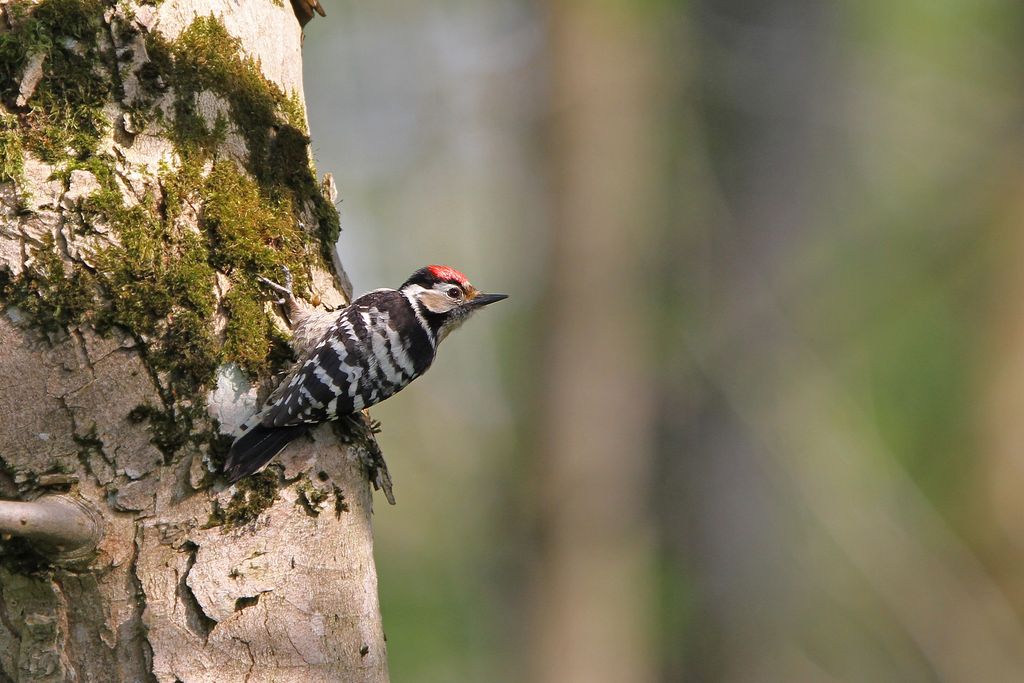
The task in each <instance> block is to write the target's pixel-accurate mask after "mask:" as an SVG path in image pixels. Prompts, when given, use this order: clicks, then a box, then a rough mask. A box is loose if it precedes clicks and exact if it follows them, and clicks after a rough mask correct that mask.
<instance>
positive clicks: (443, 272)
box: [427, 266, 469, 287]
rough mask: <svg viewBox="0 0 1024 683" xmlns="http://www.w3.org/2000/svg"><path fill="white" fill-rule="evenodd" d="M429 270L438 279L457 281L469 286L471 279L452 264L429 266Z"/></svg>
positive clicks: (463, 285)
mask: <svg viewBox="0 0 1024 683" xmlns="http://www.w3.org/2000/svg"><path fill="white" fill-rule="evenodd" d="M427 270H428V271H430V274H431V275H433V276H434V277H436V278H437V279H438V280H441V281H444V282H455V283H458V284H459V285H461V286H462V287H467V286H468V285H469V280H468V279H466V276H465V275H463V274H462V273H460V272H459V271H457V270H455V269H454V268H452V267H451V266H427Z"/></svg>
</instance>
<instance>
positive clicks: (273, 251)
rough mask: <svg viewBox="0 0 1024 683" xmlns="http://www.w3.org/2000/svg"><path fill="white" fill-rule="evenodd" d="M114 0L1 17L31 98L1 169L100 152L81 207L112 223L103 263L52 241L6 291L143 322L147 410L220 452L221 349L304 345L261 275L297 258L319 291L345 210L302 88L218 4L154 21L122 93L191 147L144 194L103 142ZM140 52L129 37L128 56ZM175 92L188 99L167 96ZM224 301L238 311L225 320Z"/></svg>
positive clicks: (40, 305)
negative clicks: (180, 19)
mask: <svg viewBox="0 0 1024 683" xmlns="http://www.w3.org/2000/svg"><path fill="white" fill-rule="evenodd" d="M108 8H109V5H108V4H107V3H106V2H105V1H104V0H42V2H40V3H38V4H35V5H32V4H30V3H26V2H16V3H15V4H14V5H13V6H12V9H11V10H10V11H9V15H10V16H13V17H14V18H15V21H14V22H13V23H14V27H13V29H12V30H11V31H9V32H6V33H3V34H0V96H2V97H3V99H4V100H5V103H6V104H7V105H8V107H13V109H12V111H14V113H13V114H4V115H3V118H2V119H0V181H4V180H14V181H16V182H17V181H19V180H20V178H21V176H22V174H23V164H24V153H25V152H30V153H32V154H33V155H35V156H37V157H39V158H41V159H43V160H45V161H47V162H49V163H51V164H52V165H54V166H55V167H56V176H57V177H58V178H60V179H63V180H64V182H65V183H67V182H68V180H69V178H70V175H71V173H72V171H74V170H85V171H88V172H89V173H91V174H92V175H93V176H95V178H96V180H97V181H98V183H99V186H100V189H99V190H98V191H97V192H95V193H94V194H92V195H91V196H88V197H86V198H84V199H83V200H82V201H81V202H80V204H79V205H78V206H77V207H76V208H75V214H76V215H77V217H78V218H79V219H80V220H79V221H70V222H69V223H68V226H69V227H71V228H72V229H75V230H77V231H78V232H79V234H81V235H85V236H96V237H97V239H96V242H95V244H96V249H95V252H94V253H92V254H90V256H89V258H88V259H86V260H87V261H88V265H87V264H86V263H85V262H83V261H80V260H72V259H70V258H68V257H67V256H66V254H65V250H64V249H62V248H61V245H59V244H55V243H53V242H52V241H51V242H47V243H45V244H43V245H42V246H41V247H40V248H39V249H37V250H36V251H35V253H34V254H33V255H32V256H33V260H30V263H29V266H28V267H26V268H25V269H24V271H23V272H22V273H20V274H19V275H18V276H12V275H10V274H9V273H0V296H2V297H3V299H4V300H5V301H7V302H8V303H10V304H14V305H16V306H17V307H18V308H19V309H20V310H21V311H23V312H24V314H25V315H26V316H27V317H29V318H30V319H31V320H32V321H33V322H34V323H35V324H36V325H37V326H39V327H40V328H41V329H43V330H44V331H46V332H47V333H49V334H56V333H59V332H60V331H61V330H66V329H68V328H71V327H75V326H78V325H82V324H91V325H93V326H95V328H96V329H97V330H98V331H100V332H101V333H103V332H106V331H109V330H111V329H113V328H115V327H117V328H120V329H123V330H125V331H127V332H128V333H129V334H130V335H131V336H132V337H133V338H134V339H135V340H136V341H137V342H138V344H139V345H138V348H139V351H140V353H141V354H142V357H143V359H144V361H145V362H146V364H147V366H148V367H149V369H150V371H151V373H152V376H153V378H154V379H155V380H156V381H157V384H158V388H159V390H160V392H161V399H162V405H161V406H158V407H152V406H142V407H140V408H138V409H136V411H134V412H133V414H132V416H131V417H132V418H133V419H136V420H139V421H146V422H147V423H148V424H149V426H150V428H151V431H152V434H153V441H154V443H155V444H156V445H157V446H158V447H159V448H161V450H163V452H164V453H165V455H166V456H167V458H168V459H169V460H170V459H171V458H173V456H174V454H175V453H176V452H177V451H178V450H179V449H180V448H181V447H182V446H184V445H186V444H194V445H203V444H205V445H206V446H207V447H208V448H209V449H210V451H211V452H213V451H214V450H216V448H219V447H220V446H222V445H223V444H222V443H220V442H221V441H222V439H219V438H218V436H217V435H216V434H213V433H210V432H209V430H208V429H207V430H206V431H205V432H204V431H203V430H202V428H201V425H204V424H205V425H208V424H209V423H208V419H207V418H206V416H205V407H204V398H205V394H206V391H207V390H208V389H209V388H210V387H211V386H212V383H213V380H214V377H215V373H216V369H217V367H218V366H219V365H220V364H222V363H224V362H235V363H237V364H238V365H239V366H241V367H242V368H244V369H245V370H246V371H248V372H249V373H250V374H252V375H254V376H266V374H268V373H269V372H271V371H272V370H274V369H275V368H277V367H280V366H281V365H282V364H284V363H285V362H287V361H288V360H290V357H291V354H290V351H289V349H288V346H287V343H286V341H285V340H284V339H283V337H282V335H281V333H280V332H279V331H278V330H276V328H275V327H274V326H273V324H272V322H271V319H270V317H269V315H268V313H267V310H266V306H265V304H264V302H265V300H266V298H267V293H266V291H265V290H264V289H263V288H261V286H260V285H259V284H258V280H257V277H258V276H264V277H268V278H271V279H278V278H279V277H280V273H281V271H280V266H282V265H287V266H288V267H289V268H290V269H291V271H292V273H294V274H295V277H296V283H295V285H296V288H297V290H298V291H302V289H303V288H304V287H306V286H307V285H308V283H307V282H306V281H305V273H306V268H305V267H304V264H306V263H308V261H309V259H310V258H311V257H312V258H318V257H319V258H321V259H322V260H323V265H324V266H326V267H327V268H330V265H329V264H330V251H331V249H332V248H333V244H334V242H335V241H336V239H337V236H338V232H339V228H338V220H337V213H336V212H335V210H334V207H333V206H331V205H330V204H329V203H328V202H327V201H326V200H325V199H324V198H323V196H322V195H321V194H320V192H319V189H318V187H317V184H316V180H315V174H314V172H313V169H312V167H311V164H310V160H309V156H308V143H309V139H308V137H307V131H306V123H305V112H304V110H303V108H302V104H301V101H300V100H299V98H298V97H297V95H296V94H294V93H290V94H289V93H284V92H283V91H282V90H281V89H280V88H278V87H277V86H276V85H275V84H273V83H271V82H270V81H268V80H267V79H266V78H264V77H263V75H262V73H261V71H260V69H259V66H258V64H256V63H255V62H254V61H253V60H252V59H250V58H249V57H247V56H245V55H244V54H243V53H242V51H241V45H240V42H239V41H238V40H237V39H236V38H234V37H233V36H231V35H230V34H229V33H228V32H227V30H226V29H225V28H224V26H223V25H222V24H221V23H220V22H219V21H218V20H217V19H215V18H214V17H212V16H210V17H203V18H199V19H197V20H195V21H194V22H193V23H192V25H191V26H189V27H188V28H187V29H186V30H185V31H184V32H183V33H182V34H181V35H180V36H179V37H178V38H177V39H175V40H167V39H164V38H163V37H161V36H160V35H159V34H158V33H151V34H148V35H147V36H146V43H147V51H148V54H149V57H150V61H149V62H147V63H146V64H144V65H142V66H141V68H139V70H138V72H137V74H136V75H137V76H138V79H139V85H140V92H139V95H138V96H137V97H136V98H135V99H134V101H133V102H132V103H131V104H130V105H121V104H119V105H118V106H124V107H125V108H126V110H127V111H128V113H129V114H130V115H131V116H132V121H133V124H134V125H135V127H138V126H140V125H144V124H145V123H147V122H149V123H152V124H153V125H160V126H163V127H164V129H165V131H166V133H167V135H168V137H169V139H170V140H171V141H172V142H173V144H174V149H175V152H176V159H175V162H174V165H173V167H172V166H163V167H161V168H160V169H159V172H158V173H157V175H156V176H155V177H154V178H152V181H153V182H152V185H151V186H150V188H149V190H148V193H147V194H146V195H145V196H144V197H143V198H142V199H141V201H139V202H138V203H134V200H133V203H131V204H128V203H126V199H125V196H124V187H123V184H122V183H121V181H119V180H118V173H117V172H118V170H119V166H118V162H117V160H116V159H115V158H113V157H111V156H107V155H103V154H100V153H98V149H99V148H100V143H101V141H102V140H103V139H104V137H105V136H106V135H108V134H109V133H110V126H109V123H108V121H107V120H106V115H105V114H104V107H105V106H107V105H109V104H111V103H114V102H116V101H117V100H119V99H120V98H121V97H122V95H123V93H122V91H121V85H120V76H119V75H118V58H117V56H115V54H114V52H113V50H112V49H111V48H110V43H109V40H108V38H107V37H106V35H107V33H106V30H107V27H106V25H105V23H104V19H103V12H104V10H105V9H108ZM122 23H123V22H121V23H118V22H115V25H114V26H113V27H112V29H113V35H114V36H115V37H116V38H117V39H119V40H121V41H122V42H123V41H127V40H129V39H131V38H132V36H133V35H134V32H133V31H134V29H132V28H131V27H130V26H124V25H122ZM40 57H41V58H42V72H41V76H40V78H39V81H38V83H37V85H36V87H35V89H34V90H33V92H32V94H31V96H30V97H29V98H28V100H27V102H26V103H25V105H24V106H23V107H14V102H15V100H16V99H17V97H18V94H19V88H20V86H21V82H22V78H23V76H24V74H25V70H26V68H27V67H29V66H30V65H32V64H38V63H39V59H40ZM130 57H131V55H129V54H127V53H125V54H123V55H122V59H121V63H120V64H121V68H122V69H123V68H124V65H125V64H127V63H130ZM167 93H173V95H172V102H171V103H172V106H171V111H172V112H173V116H172V117H165V116H164V112H163V109H161V108H160V107H158V106H156V105H157V104H158V103H161V101H162V100H164V99H165V97H166V95H167ZM202 93H212V94H213V95H215V96H216V97H217V98H218V99H220V100H221V101H222V102H224V103H225V105H226V106H225V111H224V112H223V113H222V114H220V115H217V116H215V117H214V119H213V120H212V121H207V119H206V118H204V116H203V115H202V114H201V112H200V111H199V98H200V95H201V94H202ZM229 134H231V135H236V134H237V135H238V136H240V137H241V139H242V140H244V142H245V146H246V154H244V155H243V158H239V159H231V158H228V157H227V156H226V155H225V153H224V152H225V150H224V147H223V145H224V142H225V140H227V138H228V136H229ZM310 210H311V212H312V214H313V215H314V216H315V220H316V222H317V224H318V225H317V226H315V227H316V229H315V230H314V231H313V232H312V233H310V231H308V230H307V229H306V228H305V226H303V225H302V224H301V223H300V222H299V221H300V220H301V216H302V215H309V214H308V213H307V211H310ZM103 235H110V236H111V237H112V238H113V239H110V240H107V239H106V238H104V237H103ZM219 287H222V290H221V292H220V293H221V294H223V295H224V296H223V298H222V300H220V301H218V288H219ZM223 290H226V293H225V291H223ZM219 316H224V323H225V324H224V326H223V327H222V328H218V327H215V321H216V320H217V319H218V317H219ZM215 330H221V331H220V332H219V333H218V332H217V331H215ZM264 497H265V496H264ZM244 498H245V500H240V501H238V504H237V506H236V507H239V506H240V507H239V510H240V509H241V508H242V507H244V508H245V509H252V508H253V506H254V505H257V504H258V503H259V502H260V501H262V500H263V498H262V497H261V496H260V495H258V493H257V492H255V491H249V492H248V493H246V495H245V496H244ZM249 498H252V501H249ZM270 502H272V499H271V501H270ZM268 504H269V503H268ZM257 506H258V505H257ZM229 508H230V506H229ZM237 511H238V510H236V511H235V512H237ZM230 512H231V511H230V510H229V513H230ZM229 516H230V517H231V518H232V519H237V518H238V515H234V514H233V513H231V514H229Z"/></svg>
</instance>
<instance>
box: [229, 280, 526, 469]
mask: <svg viewBox="0 0 1024 683" xmlns="http://www.w3.org/2000/svg"><path fill="white" fill-rule="evenodd" d="M261 279H262V280H263V282H264V283H265V284H267V285H268V286H270V287H272V288H273V289H275V290H276V291H278V292H280V293H281V294H283V295H284V298H283V299H281V300H280V301H279V302H278V303H281V304H284V305H285V311H286V313H288V315H289V318H290V319H291V320H292V321H293V322H295V321H296V319H298V321H299V322H298V324H296V325H295V329H294V332H293V342H292V343H293V345H294V346H295V347H296V352H297V355H298V357H299V359H298V361H297V362H296V364H295V367H294V368H293V369H292V370H291V372H290V373H289V374H288V375H287V376H286V377H285V378H284V380H283V381H282V382H281V384H280V385H279V386H278V388H277V389H276V390H275V391H274V393H272V394H271V395H270V397H269V398H268V399H267V402H266V404H265V405H264V407H263V409H262V410H261V411H260V412H259V413H257V414H256V415H255V416H253V418H252V419H251V420H248V421H247V422H246V424H245V425H243V427H242V433H241V434H240V435H239V436H238V437H237V438H236V439H235V442H234V444H232V446H231V450H230V452H229V453H228V457H227V460H226V462H225V464H224V473H225V474H226V475H227V479H228V482H229V483H234V482H236V481H238V480H239V479H241V478H242V477H245V476H248V475H250V474H253V473H254V472H256V471H258V470H259V469H260V468H262V467H263V466H264V465H265V464H267V463H268V462H269V461H270V459H271V458H273V457H274V456H275V455H277V454H278V453H280V452H281V450H282V449H284V447H285V446H287V445H288V444H289V443H290V442H291V441H292V440H294V439H296V438H298V437H300V436H302V435H303V434H305V433H306V431H307V430H308V429H309V428H310V426H312V425H315V424H318V423H320V422H326V421H328V420H336V419H338V418H339V417H344V416H346V415H352V414H354V413H357V412H359V411H360V410H362V409H363V408H368V407H370V406H372V405H374V404H376V403H380V402H381V401H383V400H384V399H386V398H388V397H390V396H393V395H394V394H395V393H397V392H399V391H401V390H402V389H404V388H405V387H407V386H408V385H409V383H410V382H412V381H413V380H414V379H416V378H417V377H419V376H420V375H422V374H423V373H424V372H426V371H427V368H429V367H430V365H431V363H433V362H434V356H435V354H436V353H437V347H438V345H439V344H440V343H441V342H442V341H443V340H444V339H445V337H447V336H448V334H449V333H451V331H452V330H454V329H456V328H457V327H459V326H460V325H461V324H462V323H463V322H465V321H466V319H467V318H469V316H471V315H472V314H473V313H474V312H476V311H477V310H479V309H480V308H483V307H484V306H487V305H489V304H492V303H494V302H496V301H501V300H502V299H505V298H507V296H508V295H506V294H483V293H481V292H480V291H479V290H477V288H476V287H474V286H473V285H471V284H470V283H469V280H467V279H466V276H465V275H463V274H462V273H460V272H459V271H457V270H455V269H454V268H450V267H448V266H426V267H424V268H420V269H419V270H417V271H416V272H415V273H413V274H412V275H411V276H409V279H408V280H406V281H405V283H404V284H403V285H402V286H401V287H400V288H398V289H376V290H374V291H372V292H368V293H366V294H363V295H362V296H360V297H359V298H357V299H356V300H355V301H353V302H352V303H351V304H350V305H349V306H347V307H346V308H344V309H342V310H341V311H338V312H334V313H323V312H313V311H311V310H310V309H309V308H308V307H305V306H303V305H301V304H300V303H299V302H298V301H297V300H296V298H295V297H294V296H293V294H292V291H291V276H290V274H288V273H287V271H286V272H285V284H284V285H283V286H282V285H279V284H277V283H274V282H271V281H270V280H266V279H263V278H261Z"/></svg>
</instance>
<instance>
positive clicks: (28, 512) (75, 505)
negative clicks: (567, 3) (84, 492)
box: [0, 494, 103, 564]
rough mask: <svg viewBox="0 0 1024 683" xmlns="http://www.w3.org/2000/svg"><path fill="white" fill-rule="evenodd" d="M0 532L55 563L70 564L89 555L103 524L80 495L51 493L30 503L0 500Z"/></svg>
mask: <svg viewBox="0 0 1024 683" xmlns="http://www.w3.org/2000/svg"><path fill="white" fill-rule="evenodd" d="M0 533H2V534H10V535H11V536H17V537H20V538H24V539H25V540H27V541H29V542H30V543H31V544H32V547H33V548H35V549H36V550H37V551H38V552H39V553H40V554H42V555H44V556H45V557H47V558H48V559H49V560H51V561H52V562H54V563H55V564H73V563H76V562H81V561H83V560H86V559H88V558H89V557H91V556H92V554H93V553H94V552H95V550H96V546H97V545H98V544H99V542H100V539H101V538H102V537H103V524H102V519H101V517H100V516H99V514H98V513H97V512H96V511H94V510H93V509H92V508H90V507H89V506H88V504H87V503H86V502H85V501H84V500H82V499H81V498H78V497H77V496H72V495H67V494H53V495H46V496H42V497H41V498H38V499H36V500H34V501H30V502H21V501H13V500H0Z"/></svg>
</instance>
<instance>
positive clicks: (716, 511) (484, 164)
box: [304, 0, 1024, 683]
mask: <svg viewBox="0 0 1024 683" xmlns="http://www.w3.org/2000/svg"><path fill="white" fill-rule="evenodd" d="M327 11H328V17H327V19H319V18H318V19H317V20H316V21H314V22H312V23H311V24H310V25H309V26H308V27H307V31H306V40H305V48H304V49H305V70H306V94H307V102H308V107H309V118H310V123H311V128H312V135H313V141H314V142H313V144H314V153H315V156H316V160H317V164H318V168H319V170H320V171H321V172H324V171H330V172H332V173H333V174H334V175H335V178H336V180H337V184H338V188H339V192H340V197H341V198H342V200H343V203H342V204H341V206H340V209H341V214H342V224H343V229H344V232H343V234H342V238H341V244H340V249H341V253H342V258H343V260H344V262H345V263H346V264H347V266H348V269H349V273H350V275H351V276H352V280H353V282H354V283H355V286H356V289H357V291H366V290H369V289H373V288H376V287H381V286H397V285H398V284H399V283H400V282H401V281H402V280H403V278H404V277H405V276H406V275H408V273H410V272H412V270H414V269H415V268H417V267H419V266H421V265H424V264H426V263H448V264H451V265H453V266H455V267H457V268H459V269H461V270H463V271H464V272H466V273H467V275H468V276H469V277H470V279H472V280H473V282H474V283H475V284H477V285H478V286H479V287H481V288H482V289H484V290H486V291H500V292H508V293H510V294H511V295H512V296H511V298H510V299H509V300H508V301H507V302H503V303H502V304H500V305H498V306H495V307H494V308H491V309H488V310H487V311H486V312H485V313H483V314H481V315H479V316H478V317H477V318H476V319H474V320H473V321H472V322H471V323H469V324H468V325H467V326H466V327H465V328H464V330H462V331H460V332H459V333H458V334H456V335H453V336H452V338H451V339H450V340H448V341H446V342H445V348H444V350H443V351H442V352H441V353H440V356H439V359H438V362H437V363H436V368H435V369H434V370H433V371H431V372H430V373H429V374H428V375H427V376H426V377H425V378H423V379H421V380H419V381H418V382H417V383H415V384H414V385H413V386H412V387H410V388H409V389H408V390H406V391H405V392H403V393H402V394H400V395H399V396H397V397H395V398H394V399H392V400H390V401H388V402H386V403H385V404H383V405H382V406H380V407H379V408H375V409H374V411H373V412H374V416H375V417H377V418H379V419H381V420H382V421H383V425H384V431H383V434H382V436H381V442H382V446H383V447H384V450H385V453H386V454H387V456H388V459H389V464H390V467H391V470H392V473H393V475H394V478H395V482H396V484H395V492H396V495H397V497H398V506H397V507H394V508H392V507H390V506H387V505H386V504H384V502H383V499H382V498H380V497H379V496H378V498H377V510H376V516H375V525H376V543H377V548H376V552H377V559H378V571H379V576H380V595H381V602H382V609H383V613H384V621H385V628H386V631H387V636H388V646H389V649H390V661H391V668H392V676H393V680H395V681H403V682H414V683H451V682H462V681H470V682H477V681H488V682H491V681H493V682H496V683H512V682H518V681H531V682H539V683H547V682H551V683H572V682H577V681H579V682H586V683H603V682H608V683H647V682H658V681H666V682H669V681H671V682H676V681H727V682H734V681H736V682H738V681H743V682H747V681H749V682H751V683H754V682H757V683H761V682H773V681H786V682H803V681H844V682H845V681H865V682H869V681H870V682H875V681H900V682H906V681H911V682H914V681H972V682H974V681H985V682H986V683H987V682H993V681H995V682H1001V681H1007V682H1009V681H1024V229H1022V228H1024V192H1022V189H1024V188H1022V185H1024V167H1022V164H1021V156H1022V154H1021V153H1022V149H1021V148H1022V141H1024V85H1022V84H1024V78H1022V77H1024V5H1022V4H1020V3H1018V2H1013V1H1011V0H927V1H926V0H906V1H904V2H881V1H879V0H858V1H856V2H854V1H848V2H813V1H811V0H805V1H804V2H799V1H796V0H757V1H755V0H703V1H696V0H695V1H692V2H671V1H669V0H645V1H642V2H641V1H638V0H634V1H632V2H627V1H626V0H591V1H589V2H585V1H583V0H578V1H572V0H562V1H560V0H549V1H548V2H543V1H539V2H532V3H527V2H521V1H518V0H501V1H499V0H473V1H472V2H470V1H469V0H378V1H376V2H347V1H343V0H331V2H330V4H329V5H328V6H327Z"/></svg>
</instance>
